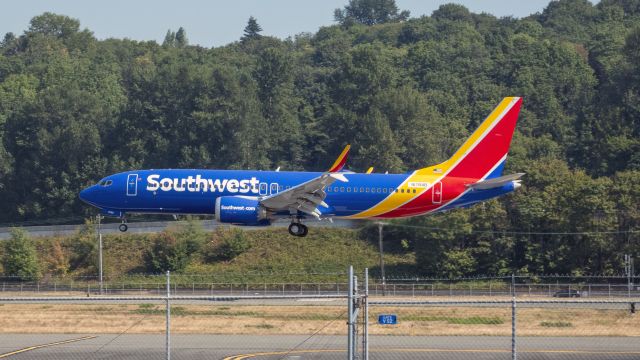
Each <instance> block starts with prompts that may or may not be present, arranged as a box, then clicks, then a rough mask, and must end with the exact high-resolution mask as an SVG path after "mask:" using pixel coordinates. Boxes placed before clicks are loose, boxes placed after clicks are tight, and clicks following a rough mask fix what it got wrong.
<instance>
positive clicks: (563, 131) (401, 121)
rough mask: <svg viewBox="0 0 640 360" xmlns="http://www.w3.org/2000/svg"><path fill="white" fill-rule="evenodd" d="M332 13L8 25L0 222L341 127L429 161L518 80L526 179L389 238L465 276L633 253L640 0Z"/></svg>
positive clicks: (366, 149)
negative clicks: (322, 20)
mask: <svg viewBox="0 0 640 360" xmlns="http://www.w3.org/2000/svg"><path fill="white" fill-rule="evenodd" d="M371 6H378V7H377V8H371ZM414 15H415V14H414ZM336 19H337V20H338V21H339V23H338V24H336V25H333V26H327V27H323V28H321V29H320V30H319V31H318V32H317V33H315V34H300V35H297V36H296V37H295V38H291V39H286V40H279V39H275V38H272V37H268V36H263V35H260V34H259V32H260V30H261V28H260V26H259V25H258V22H257V20H256V19H252V21H250V22H249V23H248V24H247V28H246V29H245V36H244V37H243V38H242V39H241V41H238V42H236V43H233V44H229V45H227V46H222V47H217V48H211V49H208V48H202V47H199V46H192V45H189V44H188V40H187V34H186V31H185V29H182V28H181V29H179V30H178V32H176V33H173V32H172V31H169V32H168V33H167V36H166V38H165V41H164V43H163V44H162V45H160V44H157V43H156V42H154V41H150V42H136V41H131V40H128V39H107V40H102V41H98V40H97V39H95V37H94V36H93V34H92V33H91V32H90V31H89V30H81V29H80V24H79V22H78V21H77V20H75V19H71V18H68V17H65V16H61V15H55V14H51V13H45V14H42V15H40V16H36V17H34V18H33V19H32V20H31V24H30V26H29V28H28V30H26V31H25V32H24V34H22V35H19V36H16V35H14V34H11V33H8V34H6V36H5V37H4V40H3V41H2V43H1V44H0V137H1V139H2V142H1V143H0V199H2V201H1V202H0V222H5V223H6V222H23V221H31V220H38V219H52V218H64V217H69V216H76V215H79V214H84V215H87V214H89V213H90V211H91V210H90V209H89V208H88V207H86V206H82V205H81V204H80V203H79V201H78V197H77V194H78V191H79V190H80V189H81V188H83V187H85V186H87V185H88V184H90V183H93V182H95V181H96V180H98V179H99V178H100V177H102V176H104V175H105V174H109V173H114V172H117V171H122V170H128V169H132V168H160V167H173V168H175V167H207V168H235V169H246V168H253V169H273V168H275V167H277V166H282V167H283V168H284V169H296V170H302V169H306V170H319V169H324V168H326V167H327V165H328V164H330V163H331V161H332V160H333V158H334V157H335V156H336V154H337V152H339V151H340V150H341V149H342V147H343V146H344V145H345V144H346V143H351V144H352V145H353V153H352V156H351V158H350V160H349V167H350V168H351V169H352V170H363V169H366V168H368V167H369V166H375V168H376V169H377V170H378V171H387V170H388V171H391V172H395V171H406V170H408V169H414V168H419V167H424V166H427V165H430V164H434V163H437V162H439V161H442V160H444V159H445V158H447V157H448V156H449V155H450V154H451V153H452V152H453V151H454V150H455V148H456V147H457V146H459V144H460V143H461V142H462V140H463V139H464V138H465V137H466V136H467V135H468V134H469V132H470V131H472V130H473V128H474V127H475V126H476V125H477V124H478V123H479V122H480V121H482V119H483V118H484V116H486V115H487V114H488V113H489V111H490V110H491V109H492V107H493V106H495V104H497V103H498V102H499V101H500V99H501V98H502V97H504V96H511V95H516V96H522V97H524V107H523V111H522V114H521V117H520V121H519V123H518V129H517V134H516V136H515V138H514V142H513V146H512V151H511V154H510V158H509V161H508V165H507V167H508V169H507V171H510V172H514V171H518V172H526V173H527V174H528V175H527V177H526V178H525V182H524V183H525V186H524V187H523V189H521V191H519V192H518V193H517V194H515V195H513V196H509V197H507V198H505V199H503V200H501V201H500V202H492V203H489V204H487V205H485V206H482V207H478V208H474V209H472V210H470V211H456V212H453V213H451V214H448V215H445V216H436V217H432V218H416V219H411V220H409V221H408V222H407V223H408V224H410V225H412V226H418V227H412V228H406V227H405V228H401V227H395V228H394V227H388V228H387V230H386V231H387V233H388V234H393V236H391V237H390V238H391V239H393V241H394V242H395V243H397V244H399V243H400V240H405V241H404V242H403V243H404V244H409V248H408V249H409V250H410V251H412V250H415V251H416V254H417V257H418V264H419V265H420V267H421V270H422V271H423V272H425V273H447V274H450V275H452V276H455V275H458V272H462V273H464V274H473V273H486V272H508V271H512V270H514V269H519V270H520V271H527V272H619V271H620V270H621V269H622V265H621V263H622V253H624V252H631V253H635V254H636V255H638V248H639V247H638V236H637V234H636V233H633V232H629V231H633V230H634V229H637V228H638V224H639V223H640V211H639V208H638V199H640V137H639V135H640V134H639V132H640V123H639V121H640V2H639V1H637V0H602V1H600V2H599V3H598V4H597V5H593V4H592V3H591V2H589V1H588V0H562V1H552V2H551V3H550V4H549V5H548V6H547V8H546V9H545V10H544V11H543V12H542V13H540V14H535V15H531V16H529V17H526V18H523V19H513V18H500V19H499V18H495V17H493V16H491V15H489V14H474V13H471V12H469V11H468V10H467V9H466V8H464V7H463V6H460V5H453V4H449V5H443V6H441V7H440V8H439V9H438V10H436V11H434V12H433V14H431V16H422V17H418V18H408V13H406V12H402V11H400V10H399V9H398V8H397V6H396V5H395V3H394V2H393V1H368V0H351V1H350V2H349V4H348V5H347V6H345V8H344V9H343V10H339V11H336ZM187 30H188V29H187ZM433 228H440V229H441V230H435V229H433ZM523 232H524V233H526V234H522V233H523ZM541 232H554V233H567V232H569V233H575V234H564V235H563V234H558V235H536V234H535V233H541ZM594 232H595V233H594ZM608 232H613V233H608ZM405 251H406V249H405ZM452 264H454V265H452Z"/></svg>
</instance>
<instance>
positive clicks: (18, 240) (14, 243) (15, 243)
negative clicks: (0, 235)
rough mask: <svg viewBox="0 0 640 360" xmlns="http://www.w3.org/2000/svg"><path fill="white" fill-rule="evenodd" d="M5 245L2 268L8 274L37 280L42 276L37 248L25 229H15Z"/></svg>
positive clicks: (22, 278)
mask: <svg viewBox="0 0 640 360" xmlns="http://www.w3.org/2000/svg"><path fill="white" fill-rule="evenodd" d="M3 245H4V252H3V256H2V268H3V271H4V272H5V273H6V274H12V275H13V276H15V277H16V278H17V279H20V280H36V279H38V278H39V277H40V268H39V265H38V258H37V257H36V249H35V248H34V246H33V243H32V242H31V240H30V239H29V237H28V236H27V234H26V233H25V231H23V230H20V229H14V230H13V231H12V232H11V238H9V240H7V241H5V242H4V244H3Z"/></svg>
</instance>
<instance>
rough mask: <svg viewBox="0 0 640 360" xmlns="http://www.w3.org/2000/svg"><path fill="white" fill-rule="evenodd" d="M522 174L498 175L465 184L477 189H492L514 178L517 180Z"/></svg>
mask: <svg viewBox="0 0 640 360" xmlns="http://www.w3.org/2000/svg"><path fill="white" fill-rule="evenodd" d="M523 175H524V173H516V174H511V175H505V176H500V177H497V178H493V179H489V180H483V181H478V182H477V183H473V184H467V187H470V188H472V189H477V190H487V189H493V188H497V187H501V186H504V185H506V184H508V183H510V182H512V181H514V180H518V179H520V178H521V177H522V176H523Z"/></svg>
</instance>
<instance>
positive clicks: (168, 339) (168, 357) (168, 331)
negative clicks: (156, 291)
mask: <svg viewBox="0 0 640 360" xmlns="http://www.w3.org/2000/svg"><path fill="white" fill-rule="evenodd" d="M170 276H171V274H170V273H169V270H167V306H166V308H167V321H166V325H167V329H166V331H165V333H166V341H165V345H166V349H165V353H166V360H171V304H169V297H171V280H170V279H171V278H170Z"/></svg>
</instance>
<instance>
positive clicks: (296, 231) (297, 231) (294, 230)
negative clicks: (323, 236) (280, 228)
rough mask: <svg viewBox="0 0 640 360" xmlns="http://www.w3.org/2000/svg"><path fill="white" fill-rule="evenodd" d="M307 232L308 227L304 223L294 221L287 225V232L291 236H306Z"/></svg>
mask: <svg viewBox="0 0 640 360" xmlns="http://www.w3.org/2000/svg"><path fill="white" fill-rule="evenodd" d="M308 233H309V228H308V227H307V226H306V225H303V224H300V223H295V222H294V223H291V225H289V234H291V235H293V236H298V237H304V236H307V234H308Z"/></svg>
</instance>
